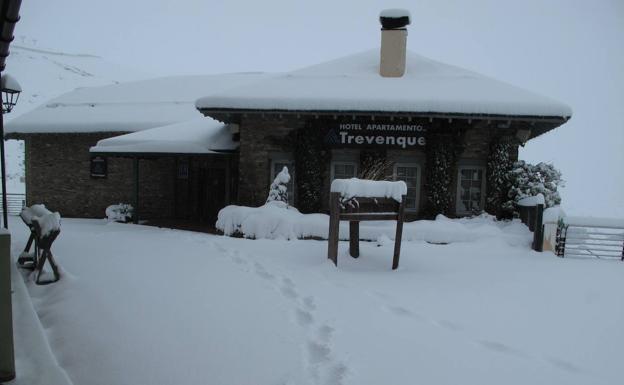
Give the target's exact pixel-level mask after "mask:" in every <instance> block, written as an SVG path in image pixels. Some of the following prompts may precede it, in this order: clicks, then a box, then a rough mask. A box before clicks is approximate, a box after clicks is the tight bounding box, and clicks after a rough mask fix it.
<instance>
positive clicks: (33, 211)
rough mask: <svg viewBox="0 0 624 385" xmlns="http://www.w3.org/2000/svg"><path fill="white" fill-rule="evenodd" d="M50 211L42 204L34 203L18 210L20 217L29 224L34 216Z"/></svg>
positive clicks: (43, 214)
mask: <svg viewBox="0 0 624 385" xmlns="http://www.w3.org/2000/svg"><path fill="white" fill-rule="evenodd" d="M51 213H52V212H51V211H50V210H48V209H47V208H46V207H45V205H44V204H35V205H32V206H30V207H24V208H23V209H22V211H21V212H20V217H21V218H22V220H23V221H24V222H26V224H28V225H30V224H32V221H33V218H34V217H42V216H45V215H47V214H51Z"/></svg>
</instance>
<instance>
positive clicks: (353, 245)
mask: <svg viewBox="0 0 624 385" xmlns="http://www.w3.org/2000/svg"><path fill="white" fill-rule="evenodd" d="M349 254H350V255H351V256H352V257H353V258H357V257H359V256H360V221H350V222H349Z"/></svg>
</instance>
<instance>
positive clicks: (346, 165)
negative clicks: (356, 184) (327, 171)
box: [331, 162, 357, 180]
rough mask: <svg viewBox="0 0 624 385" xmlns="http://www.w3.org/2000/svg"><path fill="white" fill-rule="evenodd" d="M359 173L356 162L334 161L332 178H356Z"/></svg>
mask: <svg viewBox="0 0 624 385" xmlns="http://www.w3.org/2000/svg"><path fill="white" fill-rule="evenodd" d="M356 175H357V164H356V163H355V162H332V163H331V180H334V179H349V178H355V177H356Z"/></svg>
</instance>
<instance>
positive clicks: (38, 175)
mask: <svg viewBox="0 0 624 385" xmlns="http://www.w3.org/2000/svg"><path fill="white" fill-rule="evenodd" d="M266 76H267V75H265V74H261V73H239V74H224V75H203V76H176V77H166V78H157V79H149V80H141V81H134V82H127V83H120V84H114V85H107V86H100V87H88V88H79V89H76V90H74V91H71V92H68V93H66V94H64V95H62V96H59V97H57V98H55V99H52V100H50V101H48V102H47V103H45V104H43V105H41V106H39V107H37V108H36V109H34V110H32V111H30V112H28V113H25V114H23V115H21V116H18V117H16V118H14V119H13V120H11V121H10V122H8V123H7V124H6V127H5V132H6V137H7V138H13V139H22V140H24V141H25V151H26V154H25V155H26V157H25V168H26V200H27V202H28V204H32V203H45V204H46V206H47V207H49V208H51V209H53V210H54V211H59V212H61V214H62V215H63V216H68V217H72V216H74V217H96V218H97V217H100V218H101V217H104V212H105V209H106V207H107V206H109V205H111V204H115V203H120V202H121V203H134V200H135V197H136V195H137V194H136V192H137V191H135V179H136V178H135V168H134V166H135V165H134V159H137V154H136V153H128V152H127V151H124V150H122V149H120V148H119V146H113V147H108V148H107V149H109V150H111V149H112V150H115V152H117V153H118V154H117V155H119V156H105V157H102V156H94V155H93V154H91V153H90V152H89V150H90V148H91V147H93V146H95V145H96V144H97V143H98V142H99V141H100V140H104V139H109V138H111V137H116V136H119V135H122V136H121V137H120V140H123V139H124V138H125V136H123V135H125V134H130V135H129V140H133V138H134V136H132V135H133V133H135V134H137V135H138V134H140V132H141V131H142V132H146V131H145V130H149V129H151V128H156V127H168V126H171V131H170V132H172V134H173V136H175V137H176V139H178V144H179V143H180V142H179V140H182V139H184V137H185V136H184V135H186V137H188V135H190V134H189V128H188V127H189V126H193V125H195V126H197V125H199V126H200V128H201V129H203V130H205V131H204V132H203V133H202V136H200V137H201V138H205V139H210V138H213V136H211V135H217V137H216V138H215V139H218V138H219V136H218V133H216V132H215V130H216V129H218V128H225V127H224V125H223V124H221V123H218V122H215V121H213V120H212V119H206V118H202V116H201V115H200V114H199V113H198V112H197V110H196V109H195V100H196V99H197V98H198V97H200V96H204V95H206V94H208V93H209V92H210V91H219V90H222V89H224V88H226V87H236V86H240V85H244V84H247V83H249V82H253V81H257V80H259V79H262V78H264V77H266ZM197 119H200V120H201V121H199V122H197ZM193 121H195V122H196V123H193ZM182 122H188V123H187V124H186V125H183V126H182V127H178V126H176V124H178V123H182ZM190 129H191V130H192V129H193V128H192V127H191V128H190ZM159 132H162V131H161V130H156V131H155V133H154V134H153V135H154V136H155V140H154V143H157V142H158V140H160V142H159V143H161V145H160V146H159V147H158V148H153V147H152V150H154V151H153V153H151V154H150V153H146V152H145V151H144V152H143V153H142V154H140V157H141V161H140V162H137V163H138V164H137V165H138V166H139V167H138V168H139V170H138V171H139V172H138V174H139V182H140V183H139V189H138V196H139V197H140V198H141V203H140V206H139V209H140V212H142V213H143V214H144V215H145V217H152V218H161V217H164V218H174V217H177V216H189V215H192V216H193V217H194V218H195V217H196V218H197V219H201V218H203V217H205V216H206V215H207V214H206V212H207V210H209V208H207V207H205V202H206V199H205V197H201V196H200V195H201V194H202V191H200V190H201V188H199V187H198V186H197V184H195V185H191V183H190V182H195V181H194V180H193V181H190V180H189V179H188V178H186V176H185V175H184V173H179V172H178V169H179V168H180V169H183V168H184V167H188V164H189V158H188V156H187V157H184V158H182V157H179V156H176V154H171V153H170V152H169V153H168V154H167V156H164V155H163V153H162V150H163V146H162V143H163V142H166V139H163V137H162V135H160V134H158V133H159ZM184 132H186V134H183V133H184ZM159 135H160V136H159ZM142 138H143V137H142V136H139V137H138V138H137V139H135V140H138V139H142ZM196 139H197V138H196V137H193V140H196ZM225 142H226V143H223V147H222V146H221V143H222V141H220V140H217V141H216V142H215V143H214V145H215V146H217V147H222V148H219V150H223V151H221V152H220V153H218V154H217V153H216V152H215V151H212V152H211V151H210V148H203V149H202V148H201V144H200V143H193V145H194V146H195V147H194V148H189V147H186V148H180V147H178V150H179V152H182V153H184V154H185V155H187V153H188V152H189V151H191V152H192V154H193V157H194V158H195V162H194V164H192V165H191V166H192V172H194V173H198V174H199V173H204V174H205V176H202V178H204V179H205V178H206V177H208V176H209V175H210V172H209V171H206V168H205V167H204V166H203V164H205V158H206V157H210V158H211V159H213V160H214V163H215V164H219V165H221V166H223V165H225V164H227V162H228V159H229V158H228V157H229V156H230V155H228V153H230V152H232V151H233V150H234V149H235V146H236V145H234V144H232V143H228V142H227V140H226V141H225ZM117 143H118V141H117V140H111V141H110V142H109V141H107V142H105V143H104V144H103V145H107V144H108V145H115V144H117ZM155 146H158V145H157V144H155ZM168 148H169V150H171V147H170V146H169V147H168ZM143 149H144V150H145V146H143ZM135 150H136V149H135ZM186 173H188V169H187V170H186ZM204 193H205V191H204Z"/></svg>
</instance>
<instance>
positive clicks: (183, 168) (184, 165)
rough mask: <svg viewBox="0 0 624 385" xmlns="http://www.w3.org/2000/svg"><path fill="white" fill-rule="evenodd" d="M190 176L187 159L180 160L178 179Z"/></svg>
mask: <svg viewBox="0 0 624 385" xmlns="http://www.w3.org/2000/svg"><path fill="white" fill-rule="evenodd" d="M188 178H189V163H188V161H187V160H180V161H179V162H178V179H188Z"/></svg>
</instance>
